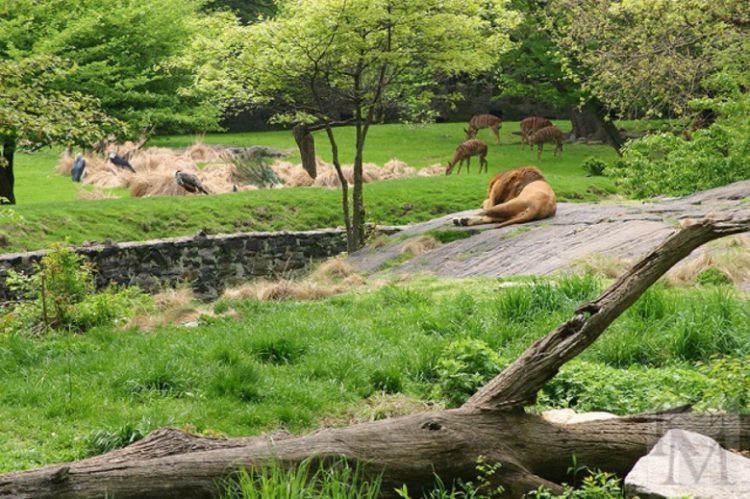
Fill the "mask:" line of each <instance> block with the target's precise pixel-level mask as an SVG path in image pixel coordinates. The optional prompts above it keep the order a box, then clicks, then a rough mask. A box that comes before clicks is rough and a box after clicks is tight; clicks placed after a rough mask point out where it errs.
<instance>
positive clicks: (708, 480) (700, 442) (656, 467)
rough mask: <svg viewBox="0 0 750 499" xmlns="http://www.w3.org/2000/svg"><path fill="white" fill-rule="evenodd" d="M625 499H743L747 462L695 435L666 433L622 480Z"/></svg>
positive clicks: (748, 490)
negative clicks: (627, 498)
mask: <svg viewBox="0 0 750 499" xmlns="http://www.w3.org/2000/svg"><path fill="white" fill-rule="evenodd" d="M625 496H626V497H639V498H640V499H661V498H665V499H666V498H670V497H690V498H693V499H707V498H716V499H719V498H721V499H747V498H748V497H750V459H747V458H745V457H742V456H740V455H737V454H734V453H732V452H729V451H727V450H725V449H723V448H721V446H720V445H719V444H718V443H717V442H716V441H715V440H713V439H711V438H709V437H706V436H703V435H700V434H698V433H694V432H690V431H685V430H670V431H668V432H667V433H666V434H665V435H664V436H663V437H662V438H661V439H660V440H659V441H658V442H657V443H656V445H655V446H654V448H653V449H651V452H649V453H648V455H646V456H644V457H642V458H641V459H639V460H638V462H637V463H636V465H635V467H634V468H633V470H632V471H631V472H630V473H629V474H628V476H627V477H625Z"/></svg>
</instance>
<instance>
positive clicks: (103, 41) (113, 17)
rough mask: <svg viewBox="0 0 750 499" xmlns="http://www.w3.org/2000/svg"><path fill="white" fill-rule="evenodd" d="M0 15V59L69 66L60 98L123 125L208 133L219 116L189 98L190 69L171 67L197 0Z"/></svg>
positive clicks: (132, 0) (44, 6)
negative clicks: (89, 103)
mask: <svg viewBox="0 0 750 499" xmlns="http://www.w3.org/2000/svg"><path fill="white" fill-rule="evenodd" d="M10 3H11V6H10V8H8V9H6V10H5V11H4V12H2V14H0V57H2V58H9V59H13V60H16V61H22V60H24V59H29V58H34V57H37V56H50V57H57V58H59V59H62V60H67V61H70V62H71V63H72V64H71V66H70V71H69V73H68V74H67V76H66V78H65V79H63V80H60V81H56V82H50V84H52V83H54V86H55V89H56V90H58V91H61V92H66V93H67V92H71V91H75V92H80V93H82V94H86V95H90V96H94V97H96V98H98V99H99V101H100V105H101V108H102V109H103V110H104V112H105V113H106V114H108V115H110V116H112V117H114V118H117V119H119V120H121V121H123V122H125V123H127V124H128V132H129V134H131V135H135V134H138V133H139V131H140V130H141V129H143V128H144V127H146V126H151V125H155V126H156V127H157V128H159V129H161V130H170V131H184V130H196V129H206V128H211V127H216V126H217V122H218V119H219V117H220V114H219V109H218V108H217V107H216V106H213V105H211V104H209V103H207V101H206V100H205V99H203V98H202V97H203V96H200V95H197V94H195V93H194V92H191V91H190V89H191V86H192V84H193V79H194V75H193V72H192V71H191V68H188V67H185V66H181V65H176V64H173V61H174V59H176V58H177V57H179V56H180V55H181V54H182V53H183V52H184V51H185V50H186V48H187V47H189V46H190V40H191V39H192V37H193V34H194V32H195V30H196V29H197V28H198V27H199V25H200V22H201V18H202V15H201V13H200V7H201V5H202V3H203V2H202V0H159V1H154V0H112V1H108V2H100V1H98V0H46V1H44V2H39V1H36V0H11V2H10Z"/></svg>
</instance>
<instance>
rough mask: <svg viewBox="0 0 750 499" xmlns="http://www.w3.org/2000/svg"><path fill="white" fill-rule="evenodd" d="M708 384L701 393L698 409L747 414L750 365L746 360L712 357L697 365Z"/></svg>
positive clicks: (749, 400)
mask: <svg viewBox="0 0 750 499" xmlns="http://www.w3.org/2000/svg"><path fill="white" fill-rule="evenodd" d="M698 370H699V372H700V373H701V374H702V375H704V376H705V377H706V379H707V380H708V383H707V385H708V386H706V388H705V389H704V390H703V393H702V400H701V403H700V408H701V409H703V410H721V411H727V412H732V413H736V412H745V413H746V412H747V410H748V405H750V364H748V362H747V361H746V359H737V358H731V357H713V358H712V359H711V362H709V363H707V364H698Z"/></svg>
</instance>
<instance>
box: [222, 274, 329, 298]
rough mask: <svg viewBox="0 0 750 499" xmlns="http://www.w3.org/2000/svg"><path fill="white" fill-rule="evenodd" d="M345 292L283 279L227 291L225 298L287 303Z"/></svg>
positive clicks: (264, 281)
mask: <svg viewBox="0 0 750 499" xmlns="http://www.w3.org/2000/svg"><path fill="white" fill-rule="evenodd" d="M342 291H343V288H342V287H341V286H334V285H328V284H322V283H317V282H312V281H295V280H291V279H283V280H280V281H266V280H260V281H257V282H255V283H253V284H250V285H246V286H241V287H239V288H232V289H227V290H226V291H225V292H224V295H223V296H224V298H228V299H235V300H236V299H255V300H260V301H287V300H303V301H309V300H320V299H322V298H328V297H329V296H333V295H336V294H339V293H341V292H342Z"/></svg>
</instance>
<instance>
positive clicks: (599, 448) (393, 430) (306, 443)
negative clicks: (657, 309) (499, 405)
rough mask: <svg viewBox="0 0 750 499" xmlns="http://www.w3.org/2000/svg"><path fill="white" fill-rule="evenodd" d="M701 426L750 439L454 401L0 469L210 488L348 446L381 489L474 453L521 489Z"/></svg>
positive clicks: (665, 422)
mask: <svg viewBox="0 0 750 499" xmlns="http://www.w3.org/2000/svg"><path fill="white" fill-rule="evenodd" d="M671 428H682V429H688V430H691V431H695V432H698V433H702V434H704V435H707V436H710V437H712V438H715V439H716V440H717V441H719V442H721V443H722V444H725V445H727V446H731V447H739V448H742V449H747V448H748V447H750V417H748V416H743V417H742V418H740V417H737V416H708V415H703V416H701V415H694V414H683V415H661V416H658V415H655V416H643V417H633V418H621V419H611V420H604V421H596V422H590V423H580V424H576V425H554V424H551V423H548V422H546V421H545V420H544V419H542V418H540V417H537V416H532V415H527V414H524V413H520V412H513V411H486V410H478V409H469V410H467V409H454V410H448V411H441V412H435V413H423V414H419V415H416V416H409V417H403V418H396V419H393V420H384V421H378V422H374V423H367V424H361V425H356V426H352V427H349V428H343V429H330V430H324V431H319V432H317V433H314V434H312V435H307V436H303V437H298V438H282V439H280V440H274V439H273V438H271V437H259V438H252V439H230V440H214V439H204V438H200V437H193V436H189V435H185V434H184V433H182V432H180V431H178V430H159V431H157V432H155V433H153V434H152V435H151V436H149V437H148V438H147V439H145V440H143V441H141V442H138V443H136V444H134V445H132V446H130V447H128V448H126V449H124V450H122V451H116V452H113V453H110V454H106V455H104V456H100V457H96V458H92V459H88V460H85V461H80V462H76V463H71V464H67V465H63V466H51V467H47V468H42V469H39V470H34V471H28V472H22V473H14V474H10V475H6V476H4V477H2V479H0V497H14V498H19V499H22V498H29V499H30V498H53V497H54V498H60V499H66V498H101V497H116V498H117V499H124V498H154V499H156V498H165V499H166V498H208V497H217V496H218V495H219V493H220V491H221V484H222V482H221V480H222V479H224V478H225V477H227V476H229V475H230V474H231V473H232V472H233V471H235V470H237V469H239V468H242V467H244V468H249V467H251V466H254V465H258V464H262V463H263V462H267V461H268V460H269V459H278V460H279V461H280V462H281V463H287V464H288V463H299V462H300V461H302V460H303V459H305V458H308V457H311V456H314V457H318V458H321V459H325V458H332V457H337V456H347V458H348V459H350V460H352V461H358V462H361V463H365V464H366V466H367V469H368V470H369V472H370V473H373V474H377V473H379V472H381V471H382V473H383V478H382V480H383V489H382V490H383V492H384V495H385V496H391V497H393V496H394V493H393V489H395V488H397V487H399V486H401V484H403V483H406V484H407V485H408V486H409V490H411V491H412V492H416V491H418V490H420V489H421V488H423V487H431V486H432V485H433V480H434V475H435V474H437V475H439V476H441V477H465V478H471V477H474V476H475V475H476V470H475V466H476V459H477V457H478V456H484V457H485V458H486V459H487V461H488V462H492V463H501V464H502V467H501V468H500V469H499V471H498V472H497V474H496V475H495V477H494V478H496V479H497V480H498V481H499V482H500V483H502V484H503V485H505V486H506V488H507V489H508V492H509V494H510V495H511V496H512V497H519V496H520V495H522V494H523V493H525V492H528V491H529V490H532V489H534V488H536V487H538V486H539V485H540V484H544V485H547V486H548V487H550V488H553V489H556V488H558V487H557V485H556V483H559V482H560V481H563V480H566V479H567V480H570V476H569V475H567V469H568V467H569V466H570V465H571V456H572V455H573V454H575V455H576V458H577V462H578V463H579V464H584V465H588V466H592V467H597V466H601V465H603V464H605V465H606V469H607V470H610V471H613V472H616V473H619V474H623V475H624V474H625V473H627V472H628V470H630V469H631V468H632V466H633V465H634V464H635V462H636V461H637V460H638V459H639V458H640V457H641V456H643V455H645V454H646V453H647V452H648V450H649V449H650V448H651V446H652V445H653V444H654V443H655V442H656V441H657V440H658V439H659V437H661V435H663V434H664V433H665V432H666V431H667V430H668V429H671Z"/></svg>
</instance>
